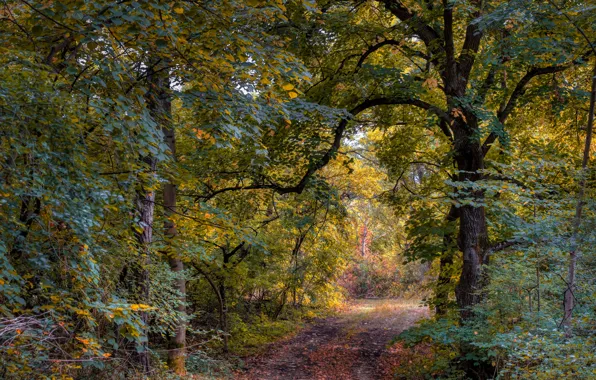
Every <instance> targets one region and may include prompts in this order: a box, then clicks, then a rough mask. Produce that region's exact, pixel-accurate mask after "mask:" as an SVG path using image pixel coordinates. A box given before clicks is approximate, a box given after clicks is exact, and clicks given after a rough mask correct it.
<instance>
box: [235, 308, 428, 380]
mask: <svg viewBox="0 0 596 380" xmlns="http://www.w3.org/2000/svg"><path fill="white" fill-rule="evenodd" d="M427 315H428V309H427V308H422V307H419V306H418V305H417V304H416V303H408V302H406V301H401V300H361V301H357V302H355V303H353V304H352V305H351V306H350V307H349V308H348V309H347V310H346V311H345V312H344V313H342V314H341V315H339V316H337V317H333V318H327V319H324V320H321V321H318V322H316V323H314V324H313V325H312V326H310V327H307V328H305V329H304V330H302V331H301V332H300V333H298V334H297V335H296V336H295V337H293V338H291V339H288V340H286V341H283V342H280V343H277V344H274V345H272V346H271V347H269V349H268V350H267V351H266V352H265V353H264V354H261V355H259V356H256V357H252V358H249V359H248V360H247V362H246V367H247V368H248V370H247V371H246V372H243V373H239V374H238V375H237V376H236V379H238V380H241V379H242V380H254V379H259V380H261V379H263V380H265V379H266V380H273V379H283V380H290V379H292V380H299V379H300V380H306V379H308V380H310V379H316V380H323V379H334V380H335V379H342V380H343V379H346V380H347V379H358V380H368V379H385V378H388V379H391V378H392V376H391V373H390V372H391V371H387V368H384V365H383V360H381V358H382V356H383V355H384V354H385V355H386V354H387V344H388V343H389V342H390V341H391V339H392V338H393V337H395V336H396V335H398V334H399V333H400V332H402V331H403V330H405V329H407V328H408V327H410V326H412V325H413V324H414V323H415V322H416V321H417V320H418V319H420V318H424V317H426V316H427Z"/></svg>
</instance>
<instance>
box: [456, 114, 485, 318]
mask: <svg viewBox="0 0 596 380" xmlns="http://www.w3.org/2000/svg"><path fill="white" fill-rule="evenodd" d="M473 117H474V116H473V115H468V119H471V118H473ZM471 124H472V125H470V124H468V125H463V126H459V127H458V128H456V136H455V141H454V149H455V161H456V163H457V166H458V170H459V174H458V179H459V181H460V182H464V183H465V182H468V181H469V182H476V181H478V180H480V179H481V176H482V173H481V170H482V169H484V155H483V152H482V146H481V144H480V141H479V139H478V137H477V136H475V134H476V133H475V132H476V131H477V128H476V126H475V125H474V120H471ZM464 190H465V191H467V194H465V195H464V196H463V197H464V198H465V200H466V201H472V202H473V204H466V203H464V205H462V206H461V207H460V209H459V213H460V214H459V215H460V224H459V234H458V245H459V247H460V250H461V252H462V255H463V264H462V271H461V276H460V280H459V284H458V285H457V287H456V289H455V294H456V298H457V303H458V306H459V309H460V316H461V318H462V320H467V319H469V318H470V317H471V316H472V315H473V313H472V311H471V307H473V306H475V305H476V304H477V303H478V302H479V300H480V294H479V293H480V290H481V288H482V285H483V283H482V282H483V280H482V265H483V264H487V263H485V262H484V261H485V257H484V255H485V252H486V250H487V248H488V233H487V226H486V216H485V211H484V207H483V206H482V204H483V202H484V194H483V192H482V191H481V190H473V189H471V188H469V187H468V188H464Z"/></svg>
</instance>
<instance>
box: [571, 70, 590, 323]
mask: <svg viewBox="0 0 596 380" xmlns="http://www.w3.org/2000/svg"><path fill="white" fill-rule="evenodd" d="M595 103H596V63H595V64H594V70H593V72H592V87H591V93H590V111H589V114H588V126H587V132H586V143H585V146H584V155H583V159H582V171H581V177H580V180H579V194H578V199H577V206H576V208H575V218H574V220H573V234H572V236H571V250H570V252H569V269H568V273H567V288H566V289H565V295H564V300H563V308H564V316H563V324H564V326H565V328H566V333H567V334H568V335H570V334H571V319H572V317H573V308H574V307H575V295H574V291H575V287H576V284H575V277H576V273H575V270H576V265H577V255H578V242H577V240H578V235H579V228H580V225H581V218H582V212H583V207H584V203H585V201H584V198H585V192H586V177H587V174H588V173H587V169H588V164H589V163H590V148H591V145H592V130H593V128H594V107H595Z"/></svg>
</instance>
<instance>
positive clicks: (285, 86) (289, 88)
mask: <svg viewBox="0 0 596 380" xmlns="http://www.w3.org/2000/svg"><path fill="white" fill-rule="evenodd" d="M282 88H283V89H284V90H286V91H292V90H293V89H294V85H293V84H291V83H287V84H284V85H283V86H282Z"/></svg>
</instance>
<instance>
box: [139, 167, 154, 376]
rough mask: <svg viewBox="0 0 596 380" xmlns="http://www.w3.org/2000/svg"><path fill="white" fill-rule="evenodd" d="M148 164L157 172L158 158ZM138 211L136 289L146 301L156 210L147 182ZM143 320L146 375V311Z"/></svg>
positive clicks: (145, 370)
mask: <svg viewBox="0 0 596 380" xmlns="http://www.w3.org/2000/svg"><path fill="white" fill-rule="evenodd" d="M143 161H144V162H145V164H146V165H147V168H148V171H149V172H150V173H152V175H154V174H155V170H156V168H157V160H156V159H155V158H154V157H145V158H144V159H143ZM135 205H136V211H137V215H138V218H139V225H140V227H141V228H142V231H141V232H136V237H137V241H138V243H139V256H140V259H139V267H138V268H136V270H135V282H136V285H137V286H136V287H137V289H135V290H136V291H137V292H138V293H137V294H138V297H139V299H141V300H144V301H145V302H148V301H147V300H149V284H150V278H149V265H150V264H151V243H152V241H153V214H154V210H155V192H153V191H151V190H147V189H146V187H145V184H142V185H141V187H140V190H139V191H138V192H137V196H136V200H135ZM140 317H141V320H142V321H143V323H144V325H145V331H144V332H143V333H142V334H143V336H142V338H143V339H142V340H143V341H142V343H141V344H142V350H141V351H140V352H139V354H138V358H139V364H140V365H141V367H142V370H143V373H144V374H145V375H148V374H149V371H150V361H149V344H148V342H149V338H148V328H149V314H148V313H147V312H146V311H143V312H141V314H140Z"/></svg>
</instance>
